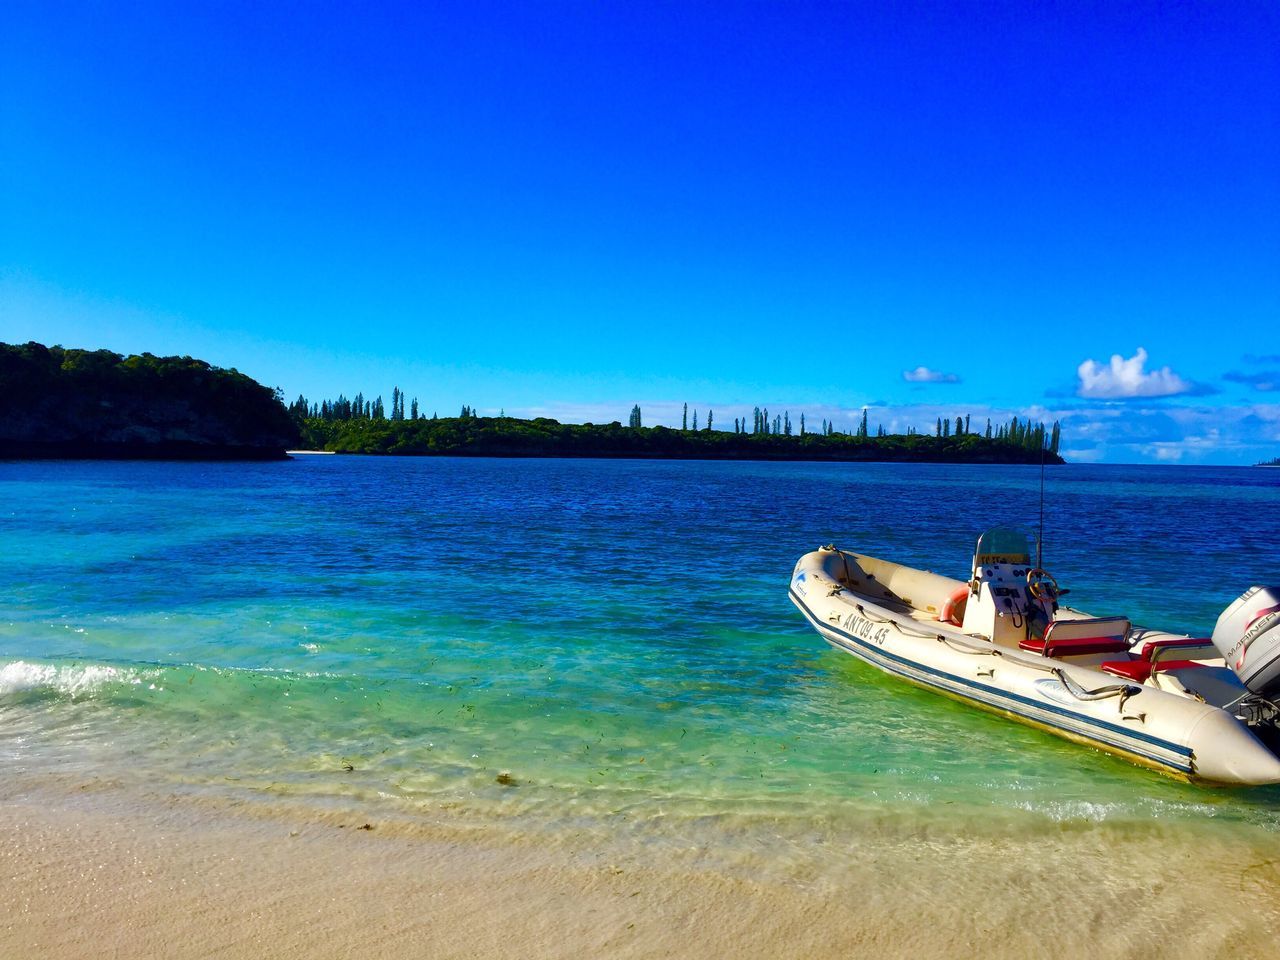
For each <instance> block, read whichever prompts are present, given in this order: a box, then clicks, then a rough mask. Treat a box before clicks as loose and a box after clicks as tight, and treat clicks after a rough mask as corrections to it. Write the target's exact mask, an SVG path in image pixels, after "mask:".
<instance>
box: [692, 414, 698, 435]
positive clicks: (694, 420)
mask: <svg viewBox="0 0 1280 960" xmlns="http://www.w3.org/2000/svg"><path fill="white" fill-rule="evenodd" d="M693 429H694V431H695V432H696V431H697V429H698V411H697V410H694V411H693Z"/></svg>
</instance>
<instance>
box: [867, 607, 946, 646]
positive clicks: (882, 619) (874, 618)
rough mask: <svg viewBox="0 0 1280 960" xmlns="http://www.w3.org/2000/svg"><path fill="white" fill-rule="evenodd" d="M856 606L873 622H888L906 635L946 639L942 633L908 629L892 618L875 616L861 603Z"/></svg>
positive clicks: (922, 638)
mask: <svg viewBox="0 0 1280 960" xmlns="http://www.w3.org/2000/svg"><path fill="white" fill-rule="evenodd" d="M854 607H855V608H856V609H857V611H858V612H859V613H860V614H862V615H863V617H865V618H866V619H868V620H870V621H871V622H872V623H887V624H888V625H889V626H891V627H893V629H895V630H897V631H898V632H899V633H900V634H902V635H903V636H904V637H916V638H918V639H920V640H944V639H945V638H944V637H943V636H942V634H940V633H924V632H921V631H918V630H908V629H906V628H905V627H903V625H902V624H900V623H899V622H898V621H897V620H891V619H889V618H888V617H877V616H874V615H873V614H870V613H867V611H866V609H865V608H864V607H863V606H862V604H860V603H855V604H854Z"/></svg>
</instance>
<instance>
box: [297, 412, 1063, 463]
mask: <svg viewBox="0 0 1280 960" xmlns="http://www.w3.org/2000/svg"><path fill="white" fill-rule="evenodd" d="M299 429H300V432H301V433H302V437H303V442H304V444H305V445H306V446H307V447H308V448H310V449H315V450H324V451H331V452H335V453H345V454H399V455H406V456H449V457H560V458H596V459H633V460H765V461H816V462H890V463H911V462H923V463H1000V464H1039V463H1041V462H1044V463H1046V464H1061V463H1063V462H1064V461H1063V459H1062V458H1061V457H1060V456H1058V454H1056V453H1054V452H1052V451H1051V450H1048V449H1044V448H1043V447H1041V446H1039V443H1040V442H1041V440H1040V438H1041V435H1042V434H1041V435H1037V434H1032V433H1030V432H1029V433H1028V437H1027V439H1019V440H1017V441H1014V440H1009V439H1004V438H996V437H987V436H984V435H980V434H977V433H962V434H951V435H947V436H929V435H922V434H889V435H882V436H866V435H862V436H859V435H855V434H846V433H805V434H791V433H767V434H766V433H744V432H730V431H727V430H709V429H702V430H675V429H670V428H667V427H624V426H622V424H621V423H617V422H614V423H608V424H593V423H583V424H566V423H560V422H559V421H556V420H551V419H547V418H545V417H539V418H536V419H533V420H523V419H518V418H515V417H476V416H464V417H442V418H435V417H433V418H431V419H417V420H413V419H405V420H389V419H385V418H380V417H370V418H350V419H343V420H325V419H321V418H309V419H306V420H303V421H302V422H301V423H300V427H299ZM1042 432H1043V431H1042Z"/></svg>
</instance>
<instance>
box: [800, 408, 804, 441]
mask: <svg viewBox="0 0 1280 960" xmlns="http://www.w3.org/2000/svg"><path fill="white" fill-rule="evenodd" d="M800 436H802V437H803V436H804V411H803V410H802V411H801V412H800Z"/></svg>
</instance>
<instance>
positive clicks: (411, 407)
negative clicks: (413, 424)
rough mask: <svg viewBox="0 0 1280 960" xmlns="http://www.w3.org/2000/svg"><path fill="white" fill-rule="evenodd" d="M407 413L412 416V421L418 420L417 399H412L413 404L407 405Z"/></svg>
mask: <svg viewBox="0 0 1280 960" xmlns="http://www.w3.org/2000/svg"><path fill="white" fill-rule="evenodd" d="M409 412H410V413H411V414H413V419H415V420H417V419H418V398H417V397H414V398H413V403H411V404H409Z"/></svg>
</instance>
